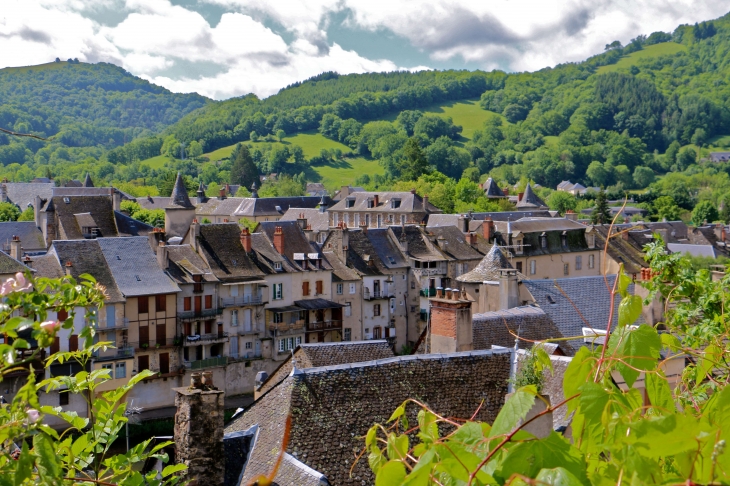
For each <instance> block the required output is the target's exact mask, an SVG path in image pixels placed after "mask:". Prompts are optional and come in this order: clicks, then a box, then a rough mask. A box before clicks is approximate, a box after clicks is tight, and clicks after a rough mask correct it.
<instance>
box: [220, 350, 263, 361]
mask: <svg viewBox="0 0 730 486" xmlns="http://www.w3.org/2000/svg"><path fill="white" fill-rule="evenodd" d="M261 357H262V355H261V351H259V352H258V353H257V352H255V351H248V352H247V353H230V354H229V355H228V360H229V361H230V360H243V359H261Z"/></svg>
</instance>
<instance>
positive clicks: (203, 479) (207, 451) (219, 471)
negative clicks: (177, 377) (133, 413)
mask: <svg viewBox="0 0 730 486" xmlns="http://www.w3.org/2000/svg"><path fill="white" fill-rule="evenodd" d="M212 376H213V374H212V373H210V372H204V373H193V375H192V377H191V380H190V382H191V384H190V387H188V388H174V390H175V406H176V407H177V413H176V414H175V430H174V434H175V460H176V462H177V463H178V464H185V465H186V466H187V467H188V469H187V471H185V473H184V476H183V479H184V480H188V481H190V483H189V484H190V485H192V486H203V485H210V486H218V485H222V484H223V482H224V478H225V469H226V465H225V456H224V453H223V428H224V427H223V411H224V403H223V399H224V397H225V393H224V392H223V390H218V389H216V388H215V387H214V386H213V379H212Z"/></svg>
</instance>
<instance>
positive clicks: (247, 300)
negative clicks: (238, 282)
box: [221, 295, 269, 307]
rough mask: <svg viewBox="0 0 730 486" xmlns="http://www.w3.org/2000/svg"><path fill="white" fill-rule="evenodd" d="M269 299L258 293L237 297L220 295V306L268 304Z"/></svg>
mask: <svg viewBox="0 0 730 486" xmlns="http://www.w3.org/2000/svg"><path fill="white" fill-rule="evenodd" d="M268 302H269V299H266V298H264V297H261V296H258V295H241V296H239V297H221V307H244V306H247V305H263V304H268Z"/></svg>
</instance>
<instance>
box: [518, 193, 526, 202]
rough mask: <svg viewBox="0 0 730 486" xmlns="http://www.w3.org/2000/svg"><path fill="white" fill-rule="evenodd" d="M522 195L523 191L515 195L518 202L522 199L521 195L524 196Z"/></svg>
mask: <svg viewBox="0 0 730 486" xmlns="http://www.w3.org/2000/svg"><path fill="white" fill-rule="evenodd" d="M524 195H525V193H524V192H521V193H519V194H518V195H517V201H518V202H519V201H522V196H524Z"/></svg>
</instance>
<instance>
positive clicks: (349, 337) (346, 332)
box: [342, 327, 352, 341]
mask: <svg viewBox="0 0 730 486" xmlns="http://www.w3.org/2000/svg"><path fill="white" fill-rule="evenodd" d="M342 340H343V341H352V329H350V328H349V327H346V328H345V329H344V334H343V335H342Z"/></svg>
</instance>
